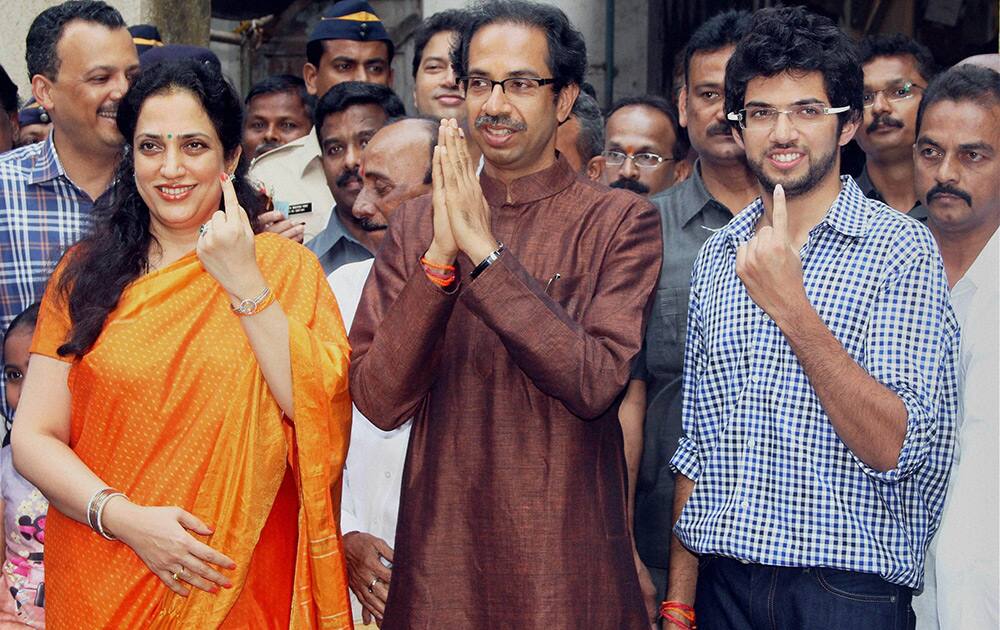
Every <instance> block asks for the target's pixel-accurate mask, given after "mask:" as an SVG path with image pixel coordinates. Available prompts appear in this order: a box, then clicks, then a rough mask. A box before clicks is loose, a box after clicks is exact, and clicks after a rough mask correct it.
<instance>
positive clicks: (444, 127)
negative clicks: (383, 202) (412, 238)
mask: <svg viewBox="0 0 1000 630" xmlns="http://www.w3.org/2000/svg"><path fill="white" fill-rule="evenodd" d="M466 142H467V141H466V139H465V132H464V131H462V129H461V128H460V127H459V126H458V121H456V120H455V119H454V118H451V119H447V120H442V121H441V127H440V128H439V129H438V144H437V146H436V147H434V159H433V164H432V177H433V206H434V239H433V240H432V241H431V246H430V248H428V250H427V256H426V258H427V259H428V260H430V261H432V262H435V263H440V264H451V263H452V262H453V261H454V260H455V257H456V256H458V252H460V251H461V252H464V253H465V255H466V256H468V257H469V259H470V260H471V261H472V263H473V264H478V263H479V262H480V261H482V260H483V259H485V258H486V257H487V256H489V255H490V254H491V253H492V252H493V250H495V249H496V248H497V239H496V238H494V236H493V233H492V231H491V229H490V206H489V204H488V203H486V198H485V197H483V191H482V189H481V188H480V187H479V177H478V176H477V175H476V164H473V162H472V158H470V157H469V148H468V144H467V143H466Z"/></svg>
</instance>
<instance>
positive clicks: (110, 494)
mask: <svg viewBox="0 0 1000 630" xmlns="http://www.w3.org/2000/svg"><path fill="white" fill-rule="evenodd" d="M115 497H122V498H123V499H125V500H126V501H128V497H127V496H125V493H124V492H121V491H120V490H115V489H114V488H110V487H108V488H101V489H100V490H98V491H97V492H95V493H94V494H93V496H91V497H90V501H88V502H87V524H88V525H90V528H91V529H92V530H94V531H95V532H97V533H98V534H100V535H101V536H103V537H104V538H105V539H107V540H117V538H115V537H114V536H112V535H111V534H109V533H108V532H107V531H106V530H105V529H104V521H103V520H102V518H103V516H104V507H105V506H106V505H107V504H108V501H110V500H111V499H113V498H115Z"/></svg>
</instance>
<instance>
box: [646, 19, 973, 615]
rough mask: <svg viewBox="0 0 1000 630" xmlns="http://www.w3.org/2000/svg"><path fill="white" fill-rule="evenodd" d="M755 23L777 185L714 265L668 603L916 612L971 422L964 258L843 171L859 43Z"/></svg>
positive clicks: (688, 363)
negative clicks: (958, 424) (951, 297)
mask: <svg viewBox="0 0 1000 630" xmlns="http://www.w3.org/2000/svg"><path fill="white" fill-rule="evenodd" d="M750 32H751V33H753V36H752V37H747V38H745V39H744V40H742V41H741V42H740V44H738V45H737V47H736V50H735V51H734V53H733V56H732V58H731V59H730V61H729V64H728V66H727V70H726V110H727V112H729V113H728V114H727V117H728V118H729V119H730V120H731V121H733V125H734V138H735V139H736V141H737V142H738V143H739V144H740V145H741V146H742V147H743V148H744V150H745V152H746V156H747V163H748V165H749V167H750V169H751V170H752V171H753V173H754V175H755V176H756V178H757V180H758V181H759V182H760V185H761V188H762V190H763V195H762V197H761V198H760V199H758V200H756V201H754V202H753V203H751V204H750V205H749V206H748V207H747V208H746V209H744V210H743V211H742V212H741V213H740V214H739V215H737V216H736V218H734V219H733V220H732V221H731V222H730V223H729V224H728V225H727V226H726V227H724V228H722V229H721V230H719V231H718V232H717V233H716V234H714V235H713V236H712V237H711V238H710V239H709V240H708V241H707V242H706V243H705V246H704V247H703V248H702V250H701V253H700V254H699V256H698V259H697V261H696V262H695V267H694V271H693V277H692V285H691V301H690V307H689V314H688V331H687V342H686V349H685V365H684V412H683V415H684V437H682V439H681V442H680V447H679V448H678V450H677V453H676V454H675V455H674V457H673V459H672V460H671V465H672V466H673V467H674V468H675V469H676V471H677V472H679V473H680V474H679V475H678V478H677V489H676V497H675V505H676V506H677V508H678V513H679V514H680V517H679V519H678V521H677V523H676V525H675V528H674V532H675V535H676V538H675V542H676V544H675V546H674V547H673V549H672V552H671V566H670V586H669V588H668V598H669V600H670V601H668V602H667V604H666V605H665V606H664V608H665V612H666V613H667V614H668V615H670V616H675V614H674V613H676V612H678V611H683V612H686V610H685V609H684V604H690V603H691V602H692V601H694V602H696V603H697V611H696V612H697V621H698V623H699V625H700V626H702V627H705V628H730V627H735V628H763V627H767V628H788V629H792V628H795V629H802V628H832V627H845V626H846V627H857V628H908V627H912V619H913V616H912V611H911V609H910V599H911V593H912V590H913V589H915V588H918V587H920V585H921V580H922V574H923V562H924V554H925V551H926V548H927V543H928V540H929V538H930V536H931V535H932V534H933V532H934V530H935V528H936V527H937V524H938V521H939V519H940V515H941V508H942V504H943V500H944V491H945V487H946V483H947V478H948V470H949V466H950V462H951V454H952V449H953V442H954V431H955V425H954V422H955V413H956V408H957V397H956V375H955V358H956V352H957V346H958V343H957V342H958V330H957V325H956V322H955V317H954V314H953V313H952V311H951V307H950V304H949V302H948V285H947V281H946V278H945V272H944V268H943V265H942V263H941V258H940V255H939V254H938V252H937V248H936V246H935V244H934V240H933V238H932V237H931V235H930V233H929V232H928V231H927V229H926V228H924V227H923V226H922V225H920V224H919V223H918V222H916V221H914V220H913V219H911V218H909V217H907V216H906V215H904V214H902V213H899V212H896V211H894V210H892V209H891V208H889V207H888V206H886V205H885V204H882V203H880V202H877V201H874V200H871V199H868V198H866V197H865V196H864V195H863V194H862V192H861V190H860V189H859V188H858V187H857V185H856V184H855V183H854V181H853V180H852V179H850V178H848V177H844V178H839V177H838V172H839V150H840V147H841V146H843V145H845V144H846V143H847V142H848V141H850V139H851V137H852V136H853V135H854V133H855V131H856V130H857V127H858V124H859V118H860V114H861V110H862V103H861V96H862V76H861V68H860V64H859V63H858V53H857V51H856V48H855V45H854V44H853V43H852V42H851V40H850V39H849V38H848V37H847V36H846V35H845V34H844V33H843V32H842V31H840V30H839V29H838V28H837V27H836V26H835V25H834V24H833V23H832V22H831V21H829V20H828V19H826V18H822V17H819V16H816V15H813V14H810V13H809V12H808V11H806V10H805V9H802V8H789V9H765V10H762V11H759V12H758V13H757V14H756V15H755V16H754V19H753V23H752V25H751V27H750ZM692 554H696V555H697V559H696V558H695V555H692ZM696 585H697V586H696Z"/></svg>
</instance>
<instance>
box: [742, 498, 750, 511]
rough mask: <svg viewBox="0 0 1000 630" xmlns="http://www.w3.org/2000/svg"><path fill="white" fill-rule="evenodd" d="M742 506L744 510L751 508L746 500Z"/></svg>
mask: <svg viewBox="0 0 1000 630" xmlns="http://www.w3.org/2000/svg"><path fill="white" fill-rule="evenodd" d="M740 506H742V507H743V509H747V508H748V507H750V502H749V501H747V500H745V499H744V500H743V502H742V503H740Z"/></svg>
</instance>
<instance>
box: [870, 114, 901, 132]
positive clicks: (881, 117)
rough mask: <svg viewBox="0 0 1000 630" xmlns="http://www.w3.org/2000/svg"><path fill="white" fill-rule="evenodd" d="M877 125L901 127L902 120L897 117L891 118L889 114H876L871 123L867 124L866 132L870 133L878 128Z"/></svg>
mask: <svg viewBox="0 0 1000 630" xmlns="http://www.w3.org/2000/svg"><path fill="white" fill-rule="evenodd" d="M879 127H898V128H899V129H902V128H903V121H902V120H899V119H898V118H893V117H892V116H890V115H889V114H876V115H875V119H874V120H872V123H871V124H870V125H868V129H867V132H868V133H871V132H873V131H875V130H876V129H878V128H879Z"/></svg>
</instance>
